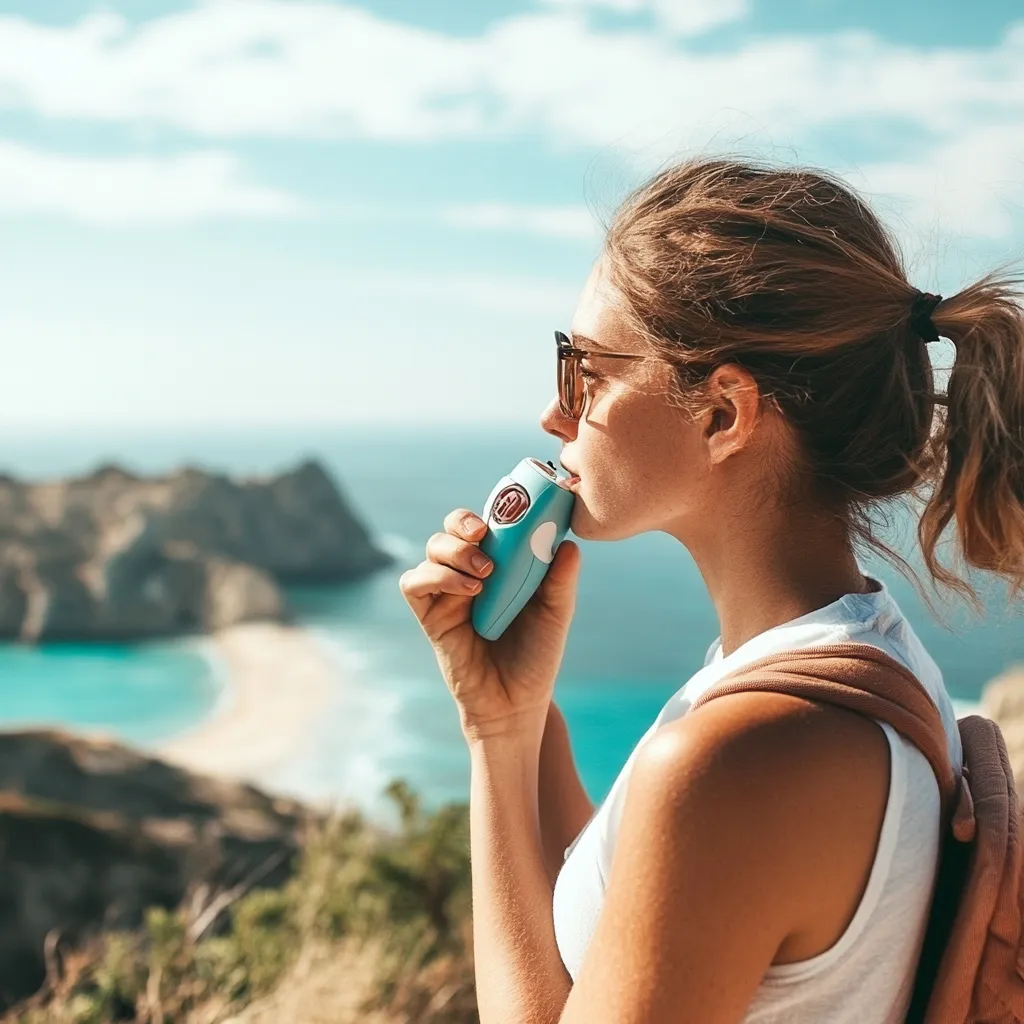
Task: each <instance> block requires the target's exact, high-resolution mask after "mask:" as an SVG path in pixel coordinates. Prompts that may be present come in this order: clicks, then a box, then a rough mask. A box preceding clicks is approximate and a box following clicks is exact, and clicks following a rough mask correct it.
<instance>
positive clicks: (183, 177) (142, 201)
mask: <svg viewBox="0 0 1024 1024" xmlns="http://www.w3.org/2000/svg"><path fill="white" fill-rule="evenodd" d="M301 210H302V205H301V203H300V202H299V201H298V200H297V199H294V198H292V197H291V196H289V195H287V194H286V193H283V192H279V191H277V190H275V189H271V188H266V187H264V186H260V185H255V184H252V183H250V182H247V181H246V180H245V179H244V176H243V175H242V174H241V172H240V170H239V165H238V161H237V160H236V159H235V158H234V157H233V156H231V155H230V154H228V153H220V152H215V151H208V152H198V153H188V154H185V155H181V156H171V157H166V158H155V157H144V156H119V157H83V156H69V155H66V154H58V153H48V152H44V151H41V150H37V149H32V148H31V147H29V146H24V145H21V144H18V143H14V142H8V141H3V140H0V212H2V213H4V214H15V215H20V214H57V215H60V216H64V217H69V218H71V219H73V220H78V221H84V222H87V223H92V224H105V225H116V224H137V223H149V224H154V223H156V224H167V223H176V222H181V221H196V220H205V219H208V218H212V217H279V216H291V215H295V214H297V213H299V212H301Z"/></svg>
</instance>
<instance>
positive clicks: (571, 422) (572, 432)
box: [540, 396, 580, 442]
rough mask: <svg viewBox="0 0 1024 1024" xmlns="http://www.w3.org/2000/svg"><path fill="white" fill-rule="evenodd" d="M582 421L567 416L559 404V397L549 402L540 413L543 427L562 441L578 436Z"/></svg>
mask: <svg viewBox="0 0 1024 1024" xmlns="http://www.w3.org/2000/svg"><path fill="white" fill-rule="evenodd" d="M579 424H580V421H579V420H577V419H573V418H572V417H571V416H566V415H565V414H564V413H563V412H562V409H561V407H560V406H559V404H558V397H557V396H556V397H555V398H552V399H551V401H550V402H548V405H547V408H545V410H544V411H543V412H542V413H541V414H540V425H541V429H542V430H544V431H545V432H546V433H548V434H552V435H554V436H555V437H557V438H559V439H560V440H562V441H565V442H569V441H572V440H573V439H574V438H575V437H576V431H577V430H578V429H579Z"/></svg>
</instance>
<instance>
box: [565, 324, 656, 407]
mask: <svg viewBox="0 0 1024 1024" xmlns="http://www.w3.org/2000/svg"><path fill="white" fill-rule="evenodd" d="M555 344H556V345H557V346H558V408H559V409H561V410H562V415H563V416H568V417H569V418H570V419H574V420H575V419H579V417H580V414H581V413H582V412H583V407H584V406H585V405H586V404H587V388H586V384H585V382H584V380H583V378H582V376H581V375H580V360H581V359H583V358H584V356H592V357H593V358H594V359H646V358H648V357H647V356H646V355H644V354H642V353H639V352H608V351H606V350H605V349H603V348H602V349H585V348H577V347H576V346H575V345H573V343H572V341H570V339H569V337H568V335H566V334H563V333H562V332H561V331H555Z"/></svg>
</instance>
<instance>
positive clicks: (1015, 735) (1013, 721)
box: [981, 665, 1024, 799]
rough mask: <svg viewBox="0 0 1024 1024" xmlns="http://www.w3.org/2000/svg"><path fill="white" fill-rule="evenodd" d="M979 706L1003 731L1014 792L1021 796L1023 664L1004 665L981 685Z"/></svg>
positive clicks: (1023, 794)
mask: <svg viewBox="0 0 1024 1024" xmlns="http://www.w3.org/2000/svg"><path fill="white" fill-rule="evenodd" d="M981 709H982V712H983V713H984V714H986V715H987V716H988V717H989V718H991V719H992V720H993V721H995V722H996V723H997V724H998V726H999V728H1000V729H1001V730H1002V732H1003V739H1004V740H1006V752H1007V754H1009V756H1010V766H1011V767H1012V768H1013V778H1014V781H1015V782H1016V784H1017V793H1018V794H1019V795H1020V796H1021V798H1022V799H1024V665H1017V666H1015V667H1013V668H1010V669H1007V671H1006V672H1004V673H1003V674H1002V675H1001V676H998V677H997V678H995V679H993V680H992V682H991V683H989V684H988V686H986V687H985V691H984V693H983V694H982V698H981Z"/></svg>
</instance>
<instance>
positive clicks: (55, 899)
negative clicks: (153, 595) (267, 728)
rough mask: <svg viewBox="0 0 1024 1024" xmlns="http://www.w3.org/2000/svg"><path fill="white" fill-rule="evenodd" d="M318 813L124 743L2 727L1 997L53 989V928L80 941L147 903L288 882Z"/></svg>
mask: <svg viewBox="0 0 1024 1024" xmlns="http://www.w3.org/2000/svg"><path fill="white" fill-rule="evenodd" d="M307 820H308V815H307V812H306V811H305V810H304V809H303V808H302V806H301V805H299V804H297V803H294V802H293V801H289V800H282V799H276V798H272V797H270V796H267V795H266V794H264V793H262V792H260V791H259V790H256V789H253V788H252V787H250V786H243V785H238V784H235V783H228V782H220V781H217V780H214V779H209V778H205V777H203V776H198V775H192V774H191V773H189V772H187V771H184V770H182V769H180V768H174V767H171V766H170V765H167V764H164V763H163V762H161V761H157V760H154V759H152V758H149V757H145V756H144V755H141V754H138V753H136V752H134V751H132V750H130V749H128V748H127V747H124V746H121V745H120V744H117V743H113V742H105V741H99V740H87V739H82V738H80V737H74V736H70V735H67V734H63V733H58V732H22V733H9V734H0V849H2V850H3V870H2V871H0V907H2V908H3V911H2V914H3V927H2V928H0V1006H6V1005H9V1004H10V1003H11V1002H12V1001H14V1000H15V999H17V998H18V997H20V996H24V995H27V994H28V993H30V992H33V991H34V990H35V989H36V988H38V987H39V985H40V983H41V982H42V980H43V976H44V948H45V946H46V943H47V936H48V935H51V933H52V934H53V936H54V937H55V936H56V934H57V933H59V937H60V939H61V942H62V943H67V944H70V945H74V944H76V943H78V942H81V941H83V940H85V939H87V938H88V937H89V935H90V934H91V933H92V932H93V931H94V930H96V929H97V928H99V927H101V926H102V927H104V928H107V929H118V928H132V927H135V926H137V925H138V924H139V922H140V920H141V917H142V914H143V912H144V910H145V909H146V908H147V907H150V906H163V907H174V906H177V905H178V904H179V903H180V902H181V900H182V899H183V898H184V897H185V896H186V895H192V896H193V897H195V896H197V895H198V896H202V891H200V887H204V889H203V891H205V892H206V894H207V899H209V898H210V897H211V896H212V895H213V894H215V893H218V892H224V891H228V890H230V889H231V888H232V887H235V886H241V887H242V888H248V887H251V886H253V885H280V884H281V883H282V882H283V881H284V880H285V878H286V877H288V875H289V873H290V872H291V870H292V868H293V863H292V862H293V859H294V856H295V854H296V852H297V850H298V849H299V845H300V842H301V831H302V826H303V824H304V823H305V821H307Z"/></svg>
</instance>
